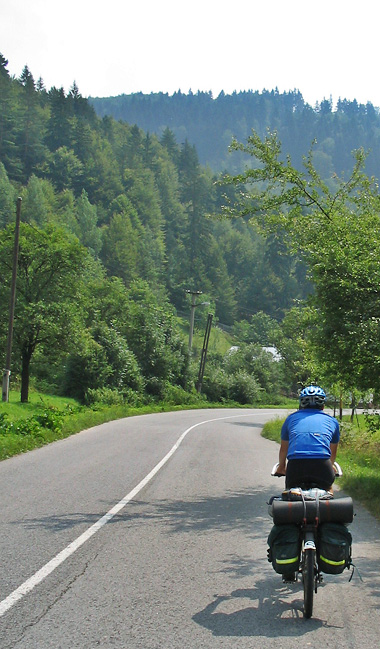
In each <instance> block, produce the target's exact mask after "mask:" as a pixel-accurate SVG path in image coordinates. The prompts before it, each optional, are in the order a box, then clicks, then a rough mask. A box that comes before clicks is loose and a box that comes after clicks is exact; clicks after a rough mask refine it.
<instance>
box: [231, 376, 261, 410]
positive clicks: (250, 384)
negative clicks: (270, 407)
mask: <svg viewBox="0 0 380 649" xmlns="http://www.w3.org/2000/svg"><path fill="white" fill-rule="evenodd" d="M260 390H261V388H260V386H259V384H258V383H257V381H256V379H255V377H254V376H252V375H251V374H248V372H244V371H241V372H237V373H236V374H234V375H233V376H232V377H231V383H230V387H229V395H230V398H231V399H232V400H233V401H237V403H241V404H246V403H254V402H255V401H259V400H260Z"/></svg>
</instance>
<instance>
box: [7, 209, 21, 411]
mask: <svg viewBox="0 0 380 649" xmlns="http://www.w3.org/2000/svg"><path fill="white" fill-rule="evenodd" d="M21 202H22V198H20V197H19V198H18V199H17V209H16V227H15V241H14V247H13V269H12V284H11V297H10V304H9V324H8V340H7V351H6V358H5V369H4V370H3V401H9V377H10V375H11V370H10V367H11V355H12V337H13V321H14V315H15V304H16V279H17V264H18V248H19V240H20V221H21Z"/></svg>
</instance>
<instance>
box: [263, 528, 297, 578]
mask: <svg viewBox="0 0 380 649" xmlns="http://www.w3.org/2000/svg"><path fill="white" fill-rule="evenodd" d="M268 545H269V549H268V561H270V562H271V563H272V566H273V568H274V570H275V571H276V572H278V573H279V574H281V575H284V574H288V573H291V572H297V570H298V566H299V559H300V551H301V540H300V530H299V527H298V526H297V525H294V524H293V523H291V524H287V525H273V527H272V529H271V532H270V534H269V536H268Z"/></svg>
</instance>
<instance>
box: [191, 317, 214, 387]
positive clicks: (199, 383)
mask: <svg viewBox="0 0 380 649" xmlns="http://www.w3.org/2000/svg"><path fill="white" fill-rule="evenodd" d="M212 318H213V314H212V313H209V314H208V316H207V324H206V331H205V337H204V339H203V349H202V355H201V362H200V364H199V373H198V381H197V383H196V386H195V387H196V389H197V392H199V393H201V391H202V383H203V376H204V373H205V366H206V358H207V349H208V343H209V340H210V332H211V325H212Z"/></svg>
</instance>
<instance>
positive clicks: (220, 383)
mask: <svg viewBox="0 0 380 649" xmlns="http://www.w3.org/2000/svg"><path fill="white" fill-rule="evenodd" d="M230 385H231V377H230V376H229V375H228V374H227V373H226V372H225V371H224V370H223V369H221V368H218V367H212V366H211V367H209V368H208V370H207V373H206V374H205V376H204V378H203V383H202V392H203V394H204V395H205V396H206V397H207V399H208V400H209V401H214V402H215V401H221V402H223V401H227V400H228V399H229V394H230Z"/></svg>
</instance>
